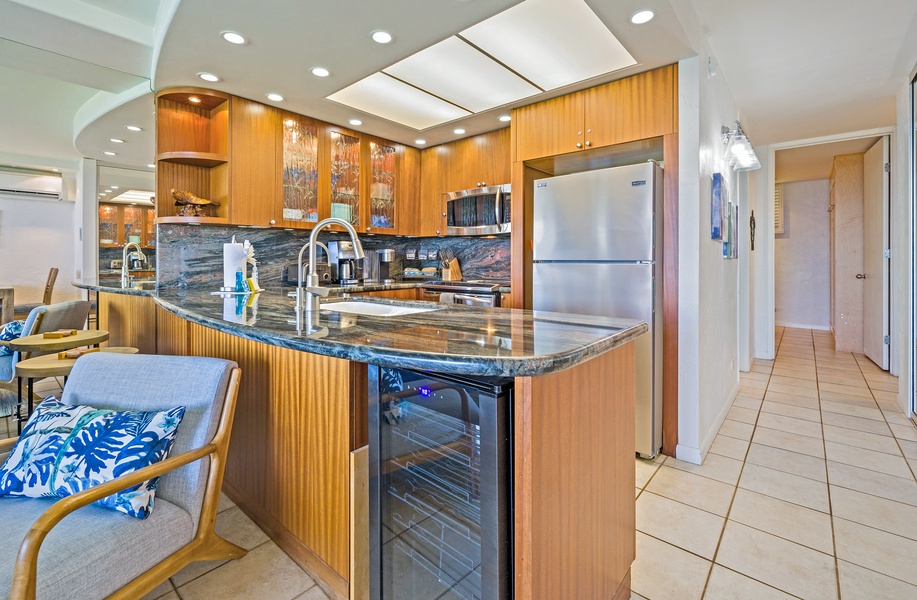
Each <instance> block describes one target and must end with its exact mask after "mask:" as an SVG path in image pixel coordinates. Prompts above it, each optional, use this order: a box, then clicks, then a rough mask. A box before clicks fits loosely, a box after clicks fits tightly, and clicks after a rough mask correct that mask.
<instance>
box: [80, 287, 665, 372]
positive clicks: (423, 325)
mask: <svg viewBox="0 0 917 600" xmlns="http://www.w3.org/2000/svg"><path fill="white" fill-rule="evenodd" d="M74 285H76V286H77V287H81V288H84V289H89V290H94V291H100V292H111V293H122V294H123V293H128V294H135V295H152V296H153V298H154V300H155V302H156V303H157V304H159V305H160V306H161V307H162V308H164V309H165V310H167V311H169V312H171V313H174V314H176V315H178V316H180V317H182V318H184V319H187V320H189V321H191V322H194V323H198V324H200V325H204V326H206V327H210V328H213V329H216V330H218V331H222V332H224V333H228V334H231V335H236V336H239V337H242V338H247V339H251V340H255V341H260V342H264V343H267V344H272V345H276V346H281V347H284V348H291V349H294V350H301V351H305V352H313V353H315V354H322V355H325V356H332V357H336V358H344V359H348V360H354V361H359V362H365V363H372V364H378V365H382V366H390V367H402V368H410V369H420V370H428V371H433V372H438V373H454V374H463V375H482V376H502V377H516V376H532V375H544V374H548V373H553V372H556V371H560V370H563V369H566V368H568V367H572V366H574V365H577V364H580V363H583V362H586V361H588V360H589V359H591V358H593V357H595V356H598V355H599V354H602V353H604V352H607V351H609V350H612V349H614V348H616V347H618V346H621V345H623V344H625V343H627V342H629V341H631V340H632V339H634V338H636V337H637V336H639V335H641V334H642V333H644V332H646V330H647V325H646V323H645V322H643V321H635V320H630V319H609V318H603V317H592V316H581V315H569V314H563V313H553V312H544V311H529V310H521V309H500V308H485V307H473V306H464V305H452V304H434V303H426V302H411V301H403V300H392V299H383V298H370V297H366V298H359V297H356V296H355V297H353V298H349V299H347V300H350V301H353V300H358V301H365V302H373V303H379V304H393V305H398V306H410V307H427V308H433V309H434V310H430V311H427V312H419V313H414V314H409V315H400V316H366V315H362V314H348V313H340V312H333V311H326V310H323V311H321V312H320V313H319V315H318V322H317V323H313V324H312V326H311V328H310V327H307V326H303V325H302V324H301V326H300V327H301V331H297V323H296V309H295V307H294V302H295V301H294V299H293V298H290V297H288V296H287V293H288V292H289V288H273V289H268V290H265V291H263V292H261V293H260V294H257V295H253V296H248V297H246V296H241V297H240V296H232V295H227V296H223V297H221V296H220V295H218V294H213V293H212V292H211V290H206V289H174V288H173V289H158V290H156V291H140V290H126V289H121V288H120V287H109V286H105V285H100V284H99V283H98V282H95V281H85V280H84V281H76V282H74ZM342 300H343V299H340V298H334V297H329V298H326V299H324V300H323V304H329V303H331V302H339V301H342ZM237 313H238V314H237ZM310 331H311V333H310Z"/></svg>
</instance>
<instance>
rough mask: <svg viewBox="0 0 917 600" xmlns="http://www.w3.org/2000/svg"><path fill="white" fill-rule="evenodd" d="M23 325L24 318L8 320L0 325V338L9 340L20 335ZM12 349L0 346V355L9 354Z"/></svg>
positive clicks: (5, 340)
mask: <svg viewBox="0 0 917 600" xmlns="http://www.w3.org/2000/svg"><path fill="white" fill-rule="evenodd" d="M23 325H25V319H22V320H20V321H10V322H9V323H7V324H6V325H4V326H3V327H0V340H3V341H4V342H10V341H12V340H15V339H19V338H21V337H22V326H23ZM12 353H13V350H12V349H11V348H10V347H9V346H0V356H9V355H10V354H12Z"/></svg>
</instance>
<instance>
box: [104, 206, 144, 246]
mask: <svg viewBox="0 0 917 600" xmlns="http://www.w3.org/2000/svg"><path fill="white" fill-rule="evenodd" d="M128 242H136V243H138V244H140V245H141V246H142V247H144V248H155V247H156V209H154V208H152V207H150V208H147V207H143V206H132V205H125V204H102V203H100V204H99V246H100V247H103V248H117V247H121V246H124V244H127V243H128Z"/></svg>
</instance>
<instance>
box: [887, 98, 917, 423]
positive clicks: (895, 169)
mask: <svg viewBox="0 0 917 600" xmlns="http://www.w3.org/2000/svg"><path fill="white" fill-rule="evenodd" d="M897 115H898V118H897V127H896V131H895V135H894V136H893V137H892V147H891V162H892V172H891V195H892V198H891V204H892V205H891V210H890V211H889V218H890V219H891V229H892V231H891V250H892V258H891V265H889V266H890V269H889V273H890V274H891V280H892V289H891V314H890V318H891V338H892V344H891V352H890V361H889V367H890V369H889V370H890V372H891V373H892V374H894V375H898V404H899V405H900V406H901V408H902V410H905V411H908V410H909V408H910V406H909V405H910V398H911V397H912V395H913V393H914V392H913V389H912V387H911V383H912V381H913V377H914V363H913V360H914V358H913V348H914V339H913V337H912V332H913V328H914V314H913V310H912V304H911V302H912V290H913V289H914V279H913V273H914V262H913V261H914V254H913V247H912V239H913V236H914V234H915V232H914V209H913V196H912V194H911V189H912V186H913V185H914V182H913V175H914V156H913V155H912V154H911V147H912V146H911V144H912V139H911V132H912V131H913V130H912V129H911V127H912V124H911V98H910V88H909V86H908V85H907V82H904V84H903V85H902V86H901V88H900V89H899V92H898V96H897Z"/></svg>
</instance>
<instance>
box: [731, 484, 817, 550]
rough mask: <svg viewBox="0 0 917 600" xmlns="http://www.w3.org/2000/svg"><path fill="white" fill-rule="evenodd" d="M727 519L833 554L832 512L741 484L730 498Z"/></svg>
mask: <svg viewBox="0 0 917 600" xmlns="http://www.w3.org/2000/svg"><path fill="white" fill-rule="evenodd" d="M729 520H730V521H738V522H739V523H743V524H745V525H748V526H749V527H754V528H755V529H760V530H761V531H766V532H767V533H770V534H773V535H776V536H777V537H782V538H783V539H786V540H790V541H791V542H796V543H797V544H802V545H803V546H807V547H809V548H812V549H814V550H818V551H820V552H824V553H826V554H834V538H833V534H832V531H831V516H830V515H828V514H826V513H823V512H819V511H817V510H812V509H811V508H806V507H804V506H799V505H798V504H793V503H791V502H785V501H783V500H779V499H777V498H773V497H771V496H767V495H764V494H758V493H756V492H752V491H749V490H744V489H741V488H740V489H739V490H738V491H737V492H736V496H735V499H734V500H733V502H732V509H730V511H729Z"/></svg>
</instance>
